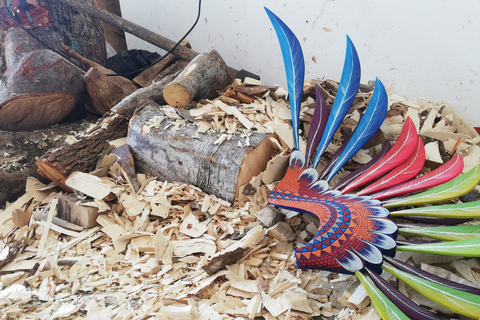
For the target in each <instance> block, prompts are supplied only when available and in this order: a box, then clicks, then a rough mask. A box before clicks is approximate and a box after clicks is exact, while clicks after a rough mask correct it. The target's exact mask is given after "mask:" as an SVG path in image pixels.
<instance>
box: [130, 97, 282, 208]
mask: <svg viewBox="0 0 480 320" xmlns="http://www.w3.org/2000/svg"><path fill="white" fill-rule="evenodd" d="M162 116H163V113H162V111H161V108H160V107H159V106H158V105H157V104H155V103H154V102H151V103H150V104H149V105H146V106H145V107H144V108H143V109H142V110H140V111H138V112H136V114H135V115H134V116H133V118H132V119H131V120H130V127H129V134H128V139H127V143H128V145H129V146H130V149H131V151H132V153H133V155H134V158H135V165H136V167H137V170H138V171H139V172H143V173H148V174H152V175H154V176H157V177H159V178H160V179H162V180H167V181H178V182H184V183H188V184H192V185H194V186H197V187H199V188H201V189H202V190H203V191H205V192H207V193H209V194H214V195H216V196H218V197H221V198H223V199H225V200H227V201H230V202H234V201H235V199H236V196H238V193H239V189H240V186H242V185H245V184H247V183H248V182H249V181H250V179H251V178H252V177H253V176H256V175H258V174H259V173H260V172H262V171H263V170H264V169H265V167H266V164H267V162H268V160H270V157H271V155H272V154H273V152H274V150H275V146H274V145H273V143H271V141H270V139H267V137H268V136H269V135H267V134H264V133H252V135H251V136H250V137H249V139H250V145H249V146H239V144H241V145H244V141H243V140H244V139H245V138H242V137H240V136H239V135H236V136H233V137H232V138H231V139H230V140H225V141H224V142H223V143H221V144H215V143H214V142H215V141H216V140H218V139H219V137H220V136H221V134H211V135H209V134H198V133H197V127H196V126H194V125H184V126H181V127H180V128H179V129H178V130H175V129H174V126H172V122H173V120H163V122H162V123H161V124H160V126H158V127H157V126H155V125H149V124H148V121H149V120H151V119H153V118H154V117H162ZM242 143H243V144H242Z"/></svg>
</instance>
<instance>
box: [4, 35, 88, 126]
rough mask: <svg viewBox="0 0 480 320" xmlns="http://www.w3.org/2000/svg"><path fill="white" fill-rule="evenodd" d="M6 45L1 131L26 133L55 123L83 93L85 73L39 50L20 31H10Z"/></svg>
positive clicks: (53, 55) (67, 62)
mask: <svg viewBox="0 0 480 320" xmlns="http://www.w3.org/2000/svg"><path fill="white" fill-rule="evenodd" d="M5 44H6V45H5V47H6V50H5V51H6V52H5V56H6V63H7V67H8V68H7V71H6V72H5V74H4V75H3V77H2V79H1V81H0V129H2V130H10V131H26V130H35V129H40V128H45V127H48V126H51V125H53V124H56V123H58V122H59V121H60V120H62V119H63V118H64V117H65V116H66V115H67V114H68V113H69V112H70V111H72V109H73V107H74V106H75V104H76V103H77V100H78V99H79V98H80V97H81V96H82V95H83V93H84V92H85V85H84V83H83V80H82V77H83V75H84V72H83V71H82V70H81V69H79V68H78V67H76V66H75V65H74V64H73V63H71V62H69V61H67V60H65V59H64V58H62V57H61V56H59V55H58V54H56V53H54V52H52V51H50V50H44V49H41V50H40V49H38V48H37V47H36V45H35V43H34V40H33V39H32V38H31V37H30V35H28V33H26V32H25V31H23V30H22V29H19V28H12V29H10V30H9V31H8V33H7V35H6V40H5Z"/></svg>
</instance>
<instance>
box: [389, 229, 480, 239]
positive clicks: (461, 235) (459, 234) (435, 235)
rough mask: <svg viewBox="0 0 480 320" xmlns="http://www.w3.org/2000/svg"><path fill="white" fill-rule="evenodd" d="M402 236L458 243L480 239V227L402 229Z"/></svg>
mask: <svg viewBox="0 0 480 320" xmlns="http://www.w3.org/2000/svg"><path fill="white" fill-rule="evenodd" d="M398 231H399V232H400V234H406V235H412V236H421V237H426V238H431V239H437V240H444V241H456V240H467V239H474V238H480V225H469V226H449V227H426V228H425V227H408V228H400V229H399V230H398Z"/></svg>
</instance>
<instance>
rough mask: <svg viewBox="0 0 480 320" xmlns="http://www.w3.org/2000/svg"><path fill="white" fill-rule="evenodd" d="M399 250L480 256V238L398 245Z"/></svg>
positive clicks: (458, 255)
mask: <svg viewBox="0 0 480 320" xmlns="http://www.w3.org/2000/svg"><path fill="white" fill-rule="evenodd" d="M397 250H398V251H410V252H426V253H433V254H441V255H445V256H456V257H462V256H463V257H480V238H475V239H467V240H458V241H449V242H439V243H428V244H412V245H406V246H398V247H397ZM479 314H480V313H479Z"/></svg>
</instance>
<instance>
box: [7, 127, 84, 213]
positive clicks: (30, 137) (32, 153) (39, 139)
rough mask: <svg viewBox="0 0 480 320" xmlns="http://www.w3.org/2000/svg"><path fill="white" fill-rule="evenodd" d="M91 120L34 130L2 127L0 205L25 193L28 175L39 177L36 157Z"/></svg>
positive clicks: (82, 128)
mask: <svg viewBox="0 0 480 320" xmlns="http://www.w3.org/2000/svg"><path fill="white" fill-rule="evenodd" d="M90 124H91V123H90V122H87V121H83V120H82V121H78V122H72V123H68V124H62V125H58V126H54V127H51V128H46V129H41V130H35V131H32V132H10V131H0V154H1V155H2V161H1V163H0V181H1V182H2V183H0V206H3V205H4V204H5V202H6V201H14V200H15V199H16V198H18V197H19V196H21V195H23V194H24V193H25V186H26V181H27V178H28V177H29V176H36V177H40V176H39V175H38V173H37V166H36V165H35V160H36V159H38V158H40V157H41V156H42V155H43V154H45V152H47V151H48V150H49V149H50V148H55V147H57V146H59V145H60V144H62V143H63V142H64V141H65V139H67V138H68V137H69V136H70V135H72V134H73V133H76V132H81V131H83V130H85V129H86V128H87V127H88V126H89V125H90Z"/></svg>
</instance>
